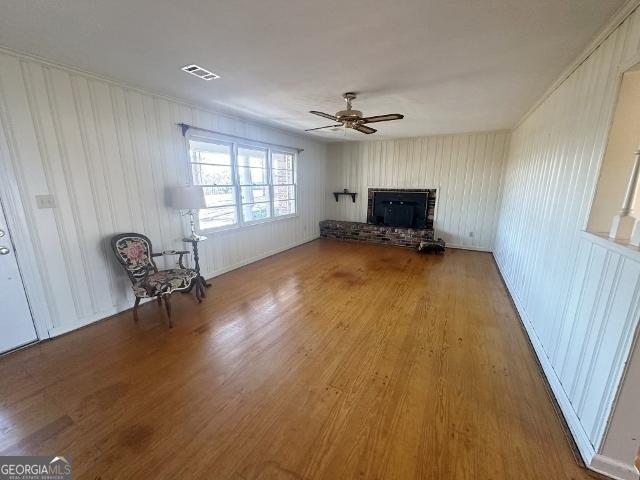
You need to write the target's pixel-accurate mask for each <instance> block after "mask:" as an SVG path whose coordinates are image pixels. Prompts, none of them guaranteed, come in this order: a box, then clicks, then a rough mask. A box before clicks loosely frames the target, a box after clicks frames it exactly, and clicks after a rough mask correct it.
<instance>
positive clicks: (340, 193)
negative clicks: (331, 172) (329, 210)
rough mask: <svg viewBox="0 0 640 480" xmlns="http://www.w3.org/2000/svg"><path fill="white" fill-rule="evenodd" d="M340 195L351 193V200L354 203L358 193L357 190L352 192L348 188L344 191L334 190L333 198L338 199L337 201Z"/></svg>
mask: <svg viewBox="0 0 640 480" xmlns="http://www.w3.org/2000/svg"><path fill="white" fill-rule="evenodd" d="M340 195H350V196H351V200H353V203H356V195H357V193H356V192H350V191H349V190H347V189H346V188H345V189H344V190H343V191H342V192H333V198H335V199H336V202H337V201H338V198H339V197H340Z"/></svg>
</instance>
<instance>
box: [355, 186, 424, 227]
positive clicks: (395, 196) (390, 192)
mask: <svg viewBox="0 0 640 480" xmlns="http://www.w3.org/2000/svg"><path fill="white" fill-rule="evenodd" d="M435 205H436V189H399V188H370V189H369V197H368V204H367V223H370V224H373V225H385V226H389V227H405V228H418V229H422V228H426V229H433V218H434V213H435Z"/></svg>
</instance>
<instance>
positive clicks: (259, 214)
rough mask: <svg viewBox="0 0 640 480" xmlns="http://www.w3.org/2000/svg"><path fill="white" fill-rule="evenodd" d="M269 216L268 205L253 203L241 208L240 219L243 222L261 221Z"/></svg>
mask: <svg viewBox="0 0 640 480" xmlns="http://www.w3.org/2000/svg"><path fill="white" fill-rule="evenodd" d="M270 216H271V212H270V211H269V203H253V204H250V205H243V206H242V218H243V219H244V221H245V222H252V221H254V220H261V219H263V218H269V217H270Z"/></svg>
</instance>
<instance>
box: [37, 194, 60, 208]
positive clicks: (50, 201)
mask: <svg viewBox="0 0 640 480" xmlns="http://www.w3.org/2000/svg"><path fill="white" fill-rule="evenodd" d="M36 205H38V208H54V207H55V206H56V199H55V197H54V196H53V195H36Z"/></svg>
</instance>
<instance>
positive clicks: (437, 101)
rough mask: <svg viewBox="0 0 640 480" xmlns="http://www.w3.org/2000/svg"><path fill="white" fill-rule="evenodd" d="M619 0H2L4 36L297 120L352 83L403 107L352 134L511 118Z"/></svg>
mask: <svg viewBox="0 0 640 480" xmlns="http://www.w3.org/2000/svg"><path fill="white" fill-rule="evenodd" d="M623 3H624V0H535V1H530V0H397V1H390V0H350V1H344V0H315V1H309V0H28V1H25V0H2V9H1V11H2V14H1V15H0V45H3V46H6V47H9V48H12V49H15V50H19V51H23V52H28V53H32V54H35V55H39V56H42V57H45V58H47V59H49V60H52V61H56V62H61V63H65V64H68V65H72V66H75V67H78V68H81V69H84V70H88V71H91V72H95V73H99V74H102V75H107V76H109V77H111V78H114V79H117V80H121V81H124V82H127V83H131V84H133V85H136V86H140V87H143V88H146V89H148V90H151V91H154V92H158V93H162V94H167V95H171V96H176V97H180V98H184V99H187V100H190V101H192V102H196V103H198V104H202V105H205V106H209V107H213V108H221V107H222V108H224V109H231V110H234V111H236V112H239V113H241V114H243V115H248V116H251V117H254V118H258V119H260V120H262V121H266V122H271V123H277V124H279V125H281V126H285V127H288V128H291V129H294V130H301V129H304V128H312V127H319V126H322V125H325V124H326V123H325V121H324V120H323V119H322V118H320V117H314V116H313V115H311V114H309V113H308V110H321V111H325V112H328V113H335V111H337V110H338V109H341V108H342V107H343V103H342V100H341V94H342V93H343V92H345V91H355V92H359V93H360V96H359V98H358V100H357V101H356V102H355V103H354V107H355V108H358V109H360V110H362V111H363V112H364V113H365V115H378V114H383V113H403V114H404V115H405V119H404V120H401V121H397V122H390V123H381V124H378V125H376V127H377V128H379V134H375V135H371V136H368V137H365V135H361V134H357V135H350V136H349V138H358V139H365V138H367V139H371V138H372V137H377V138H380V137H400V136H419V135H431V134H440V133H457V132H471V131H482V130H494V129H502V128H510V127H512V126H513V125H514V124H515V122H517V120H519V118H520V117H521V116H522V115H523V114H524V113H525V112H526V111H527V109H528V108H529V107H531V105H532V104H533V103H534V102H535V101H536V100H537V99H538V97H539V96H540V95H541V94H542V93H543V92H544V91H545V90H546V88H547V87H548V86H549V85H550V84H551V83H552V82H553V81H554V80H555V78H556V77H557V75H559V74H560V72H561V71H562V70H563V68H564V67H566V66H567V65H568V64H569V63H570V62H571V61H572V60H573V59H574V57H575V56H576V55H577V54H578V53H579V52H580V51H581V50H582V49H583V48H584V46H585V45H586V44H587V42H588V41H589V40H590V39H591V38H592V37H593V36H594V35H595V34H596V33H597V31H598V30H599V29H600V28H601V27H602V26H603V25H604V24H605V23H606V21H607V20H608V19H609V18H610V17H611V15H613V14H614V13H615V11H616V10H617V9H618V8H619V7H620V6H621V5H622V4H623ZM189 63H197V64H199V65H201V66H203V67H205V68H207V69H209V70H211V71H213V72H215V73H217V74H219V75H221V77H222V78H220V79H218V80H213V81H209V82H205V81H203V80H200V79H198V78H196V77H193V76H191V75H188V74H186V73H184V72H182V71H180V67H182V66H184V65H186V64H189ZM352 133H354V134H355V133H357V132H352ZM314 135H316V136H320V135H321V134H314ZM322 135H323V136H324V137H326V138H337V139H339V138H341V137H340V134H338V133H332V132H327V133H324V134H322Z"/></svg>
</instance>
